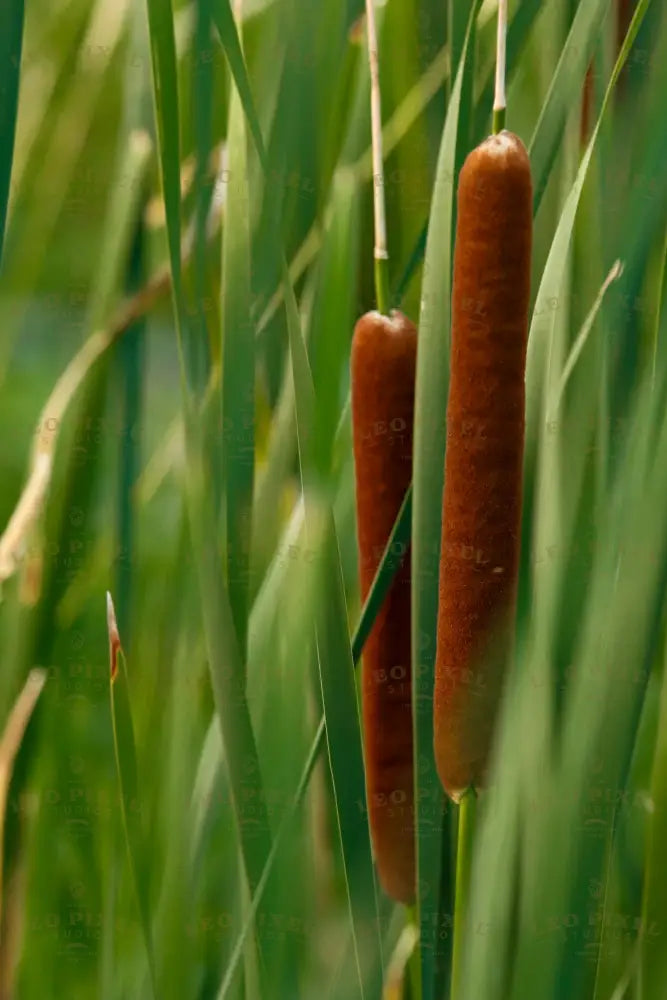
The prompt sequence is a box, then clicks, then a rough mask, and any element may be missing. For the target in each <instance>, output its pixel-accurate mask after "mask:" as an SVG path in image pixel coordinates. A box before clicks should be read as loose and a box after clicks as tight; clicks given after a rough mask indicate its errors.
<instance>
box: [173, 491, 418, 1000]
mask: <svg viewBox="0 0 667 1000" xmlns="http://www.w3.org/2000/svg"><path fill="white" fill-rule="evenodd" d="M411 493H412V490H411V488H410V489H409V490H408V492H407V493H406V496H405V499H404V501H403V504H402V506H401V509H400V511H399V513H398V516H397V518H396V522H395V524H394V527H393V529H392V533H391V535H390V537H389V539H388V541H387V545H386V546H385V550H384V553H383V555H382V559H381V560H380V563H379V565H378V569H377V572H376V574H375V578H374V580H373V584H372V586H371V588H370V590H369V593H368V597H367V599H366V602H365V604H364V607H363V609H362V612H361V615H360V618H359V623H358V625H357V628H356V630H355V633H354V636H353V638H352V654H353V657H354V660H355V661H357V660H358V659H359V657H360V656H361V653H362V650H363V646H364V643H365V641H366V639H367V637H368V635H369V633H370V630H371V628H372V626H373V622H374V620H375V617H376V615H377V613H378V611H379V609H380V607H381V606H382V603H383V601H384V598H385V597H386V595H387V593H388V591H389V588H390V586H391V583H392V580H393V578H394V575H395V573H396V571H397V569H398V566H399V564H400V560H401V557H402V556H401V553H403V552H404V551H405V549H406V548H407V545H408V543H409V538H410V527H411V516H410V515H411ZM300 521H301V517H299V522H298V523H300ZM288 530H289V532H290V536H291V535H292V533H293V531H294V530H296V529H295V528H293V527H290V528H289V529H288ZM282 578H283V575H282V572H281V570H280V567H279V566H278V567H277V575H275V578H274V579H273V581H272V584H271V585H272V588H273V589H276V590H277V589H278V588H279V587H280V585H281V580H282ZM260 600H261V601H263V600H264V595H263V594H262V592H260V594H259V595H258V599H257V601H256V602H255V605H254V607H253V615H254V614H255V612H256V611H257V612H258V611H259V601H260ZM215 724H216V720H215V719H214V720H213V721H212V723H211V726H210V727H209V730H208V733H207V736H206V740H205V743H204V747H203V750H202V757H201V761H200V765H199V771H198V779H197V783H196V792H195V793H193V804H196V811H195V824H194V830H195V834H194V837H193V851H194V853H193V857H192V862H193V864H194V865H196V864H197V862H196V857H197V855H198V853H199V851H200V849H201V843H202V839H203V837H204V833H205V829H206V824H207V817H208V815H209V809H210V807H209V804H208V802H207V799H208V797H209V795H210V793H211V792H212V789H213V786H214V784H215V781H216V775H219V773H220V765H221V763H222V743H221V741H220V737H219V735H218V734H217V732H215V730H214V727H215ZM325 736H326V727H325V720H324V716H322V717H321V718H320V721H319V723H318V726H317V729H316V732H315V736H314V737H313V741H312V743H311V746H310V749H309V751H308V755H307V757H306V760H305V762H304V766H303V772H302V777H301V780H300V781H299V784H298V787H297V790H296V792H295V794H294V797H293V799H292V801H291V802H290V804H289V806H288V807H287V808H286V810H285V813H284V815H283V817H282V819H281V821H280V824H279V827H278V829H277V831H276V835H275V838H274V843H273V846H272V848H271V851H270V853H269V858H268V860H267V862H266V865H265V867H264V870H263V872H262V875H261V879H260V881H259V883H258V888H257V890H256V894H255V896H253V902H252V908H251V911H250V912H249V914H248V915H247V918H246V921H245V923H244V926H243V929H242V931H241V934H240V936H239V939H238V940H237V942H236V944H235V946H234V952H233V957H232V960H231V961H230V965H229V966H228V968H227V970H226V972H225V979H224V982H223V986H221V995H224V993H222V990H223V987H224V989H225V990H226V989H227V988H228V987H229V985H230V984H231V983H232V981H233V977H234V972H235V968H236V967H237V966H238V962H239V959H240V958H241V956H242V954H243V949H244V945H245V942H246V939H247V936H248V933H249V932H250V929H251V927H252V921H253V919H254V917H255V915H256V912H257V908H258V906H260V905H261V896H262V894H263V893H264V890H265V888H266V884H267V881H268V879H269V876H270V874H271V871H272V869H273V866H274V864H275V860H276V857H277V856H278V853H279V850H280V845H281V843H282V840H283V838H284V836H285V834H286V831H287V830H288V829H289V828H290V825H291V822H292V820H293V819H294V818H295V816H296V814H297V812H298V810H299V809H300V807H301V805H302V803H303V799H304V797H305V794H306V791H307V789H308V784H309V781H310V777H311V775H312V772H313V768H314V766H315V763H316V761H317V758H318V757H319V754H320V752H321V750H322V748H323V746H324V743H325ZM260 886H261V888H260Z"/></svg>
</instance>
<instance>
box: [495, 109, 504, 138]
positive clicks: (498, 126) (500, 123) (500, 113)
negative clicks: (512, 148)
mask: <svg viewBox="0 0 667 1000" xmlns="http://www.w3.org/2000/svg"><path fill="white" fill-rule="evenodd" d="M506 112H507V108H494V109H493V124H492V132H493V134H494V135H498V133H499V132H502V130H503V129H504V128H505V115H506Z"/></svg>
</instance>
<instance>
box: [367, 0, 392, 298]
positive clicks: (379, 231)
mask: <svg viewBox="0 0 667 1000" xmlns="http://www.w3.org/2000/svg"><path fill="white" fill-rule="evenodd" d="M366 36H367V39H368V65H369V67H370V76H371V139H372V151H373V216H374V220H375V252H374V256H375V296H376V298H377V307H378V312H381V313H383V314H384V315H386V313H387V311H388V309H389V263H388V260H389V255H388V254H387V221H386V214H385V203H384V165H383V157H382V97H381V91H380V66H379V59H378V41H377V30H376V26H375V8H374V0H366Z"/></svg>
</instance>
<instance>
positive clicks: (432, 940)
mask: <svg viewBox="0 0 667 1000" xmlns="http://www.w3.org/2000/svg"><path fill="white" fill-rule="evenodd" d="M477 9H478V5H477V4H475V5H474V7H473V10H472V11H471V14H470V20H469V23H468V30H467V34H466V42H465V46H464V50H463V53H462V56H461V62H460V64H459V69H458V72H457V74H456V79H455V82H454V86H453V88H452V94H451V98H450V102H449V107H448V110H447V118H446V120H445V127H444V131H443V134H442V142H441V146H440V155H439V158H438V168H437V172H436V180H435V191H434V194H433V201H432V204H431V213H430V222H429V232H428V240H427V244H426V258H425V263H424V283H423V289H422V306H421V313H420V317H419V348H418V352H417V383H416V398H415V429H414V459H413V462H414V466H413V467H414V496H413V511H412V677H413V688H412V702H413V706H414V709H413V713H414V754H415V803H416V806H415V808H416V830H417V833H416V836H417V886H418V914H419V924H420V948H421V977H422V981H421V991H422V1000H434V997H435V992H434V991H435V982H436V973H437V965H438V955H437V949H438V947H439V945H438V942H439V937H438V918H439V905H440V901H439V894H440V881H441V880H440V875H441V870H440V869H441V857H442V838H443V830H444V823H443V820H444V815H445V799H444V794H443V791H442V788H441V786H440V782H439V779H438V775H437V773H436V769H435V759H434V756H433V684H434V669H435V642H436V629H437V615H438V568H439V555H440V525H441V520H442V490H443V479H444V455H445V417H444V414H445V401H446V399H447V389H448V382H449V327H450V293H451V268H452V223H453V217H454V198H455V190H454V171H455V164H456V161H457V156H458V155H459V131H458V130H459V127H461V128H462V131H463V134H465V133H466V122H465V121H462V120H460V119H461V117H462V116H461V97H462V90H463V82H464V74H465V72H466V67H467V66H469V64H470V60H471V58H472V55H471V53H472V52H473V51H474V47H473V46H471V45H470V38H471V35H472V32H473V24H474V18H475V17H476V14H477Z"/></svg>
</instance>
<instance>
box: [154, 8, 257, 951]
mask: <svg viewBox="0 0 667 1000" xmlns="http://www.w3.org/2000/svg"><path fill="white" fill-rule="evenodd" d="M147 2H148V11H149V30H150V36H151V53H152V65H153V83H154V96H155V106H156V117H157V123H158V135H159V139H160V162H161V172H162V184H163V189H164V199H165V210H166V216H167V234H168V241H169V255H170V263H171V272H172V291H173V298H174V309H175V315H176V324H177V329H178V335H179V345H180V346H179V351H180V358H181V369H182V373H183V377H182V388H183V393H184V395H183V411H184V412H183V417H184V422H185V441H186V462H187V467H188V475H187V480H186V487H187V489H186V496H187V508H188V519H189V523H190V532H191V538H192V545H193V550H194V559H195V564H196V570H197V577H198V581H199V590H200V599H201V606H202V617H203V621H204V630H205V634H206V646H207V653H208V660H209V668H210V673H211V683H212V687H213V695H214V701H215V706H216V710H217V713H218V718H219V723H220V725H221V728H222V738H223V745H224V749H225V758H226V759H227V761H228V766H229V775H230V785H231V793H232V799H233V805H234V814H235V817H236V821H237V825H238V830H239V836H240V840H241V849H242V853H243V859H244V865H245V870H246V876H247V879H248V884H249V887H250V891H251V893H254V890H255V888H256V886H257V883H258V881H259V878H260V877H261V873H262V869H263V867H264V863H265V861H266V858H267V856H268V853H269V850H270V848H271V833H270V827H269V821H268V813H267V809H266V800H265V797H264V792H263V783H262V777H261V771H260V767H259V760H258V756H257V747H256V744H255V737H254V733H253V730H252V724H251V721H250V715H249V712H248V705H247V701H246V698H245V693H244V686H245V685H244V668H243V657H242V655H241V652H240V649H239V645H238V642H237V640H236V631H235V628H234V619H233V615H232V609H231V606H230V602H229V594H228V592H227V589H226V587H225V582H224V579H223V576H222V571H221V566H220V560H219V558H218V550H217V545H216V544H215V539H216V538H217V523H216V517H215V512H214V509H213V507H212V501H211V497H212V492H211V489H210V481H209V480H210V477H209V475H208V474H207V466H206V462H205V457H204V444H203V435H202V430H201V427H200V415H199V413H198V412H197V408H196V406H195V405H194V404H193V402H192V399H191V396H190V392H189V390H190V389H192V388H198V387H199V383H200V379H201V374H202V372H201V365H200V360H199V358H200V355H199V351H198V347H197V345H195V344H193V343H192V342H191V340H190V335H191V331H189V330H188V328H187V326H186V319H187V317H186V307H185V299H184V292H183V283H182V273H181V222H180V161H179V156H180V153H179V124H178V123H179V118H178V88H177V77H176V52H175V43H174V25H173V18H172V10H171V2H170V0H147ZM224 6H225V7H226V9H227V13H228V14H229V17H230V18H231V17H232V15H231V10H230V9H229V5H228V4H225V5H224ZM219 8H220V5H219V4H216V11H218V10H219ZM231 28H232V33H233V37H234V40H235V42H236V46H237V48H238V50H239V54H240V46H239V43H238V37H237V34H236V28H235V26H234V22H233V18H232V22H231ZM241 64H243V59H242V56H241ZM246 82H247V81H246ZM184 334H186V335H187V337H188V341H187V344H184V341H183V336H184ZM186 346H187V353H185V351H184V347H186ZM248 795H249V796H250V797H251V799H252V801H253V802H254V804H255V817H254V818H252V820H250V819H249V818H246V817H244V815H243V810H244V802H246V801H248ZM263 943H264V946H265V948H266V949H267V950H270V947H271V946H270V942H267V940H266V939H264V942H263Z"/></svg>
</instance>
